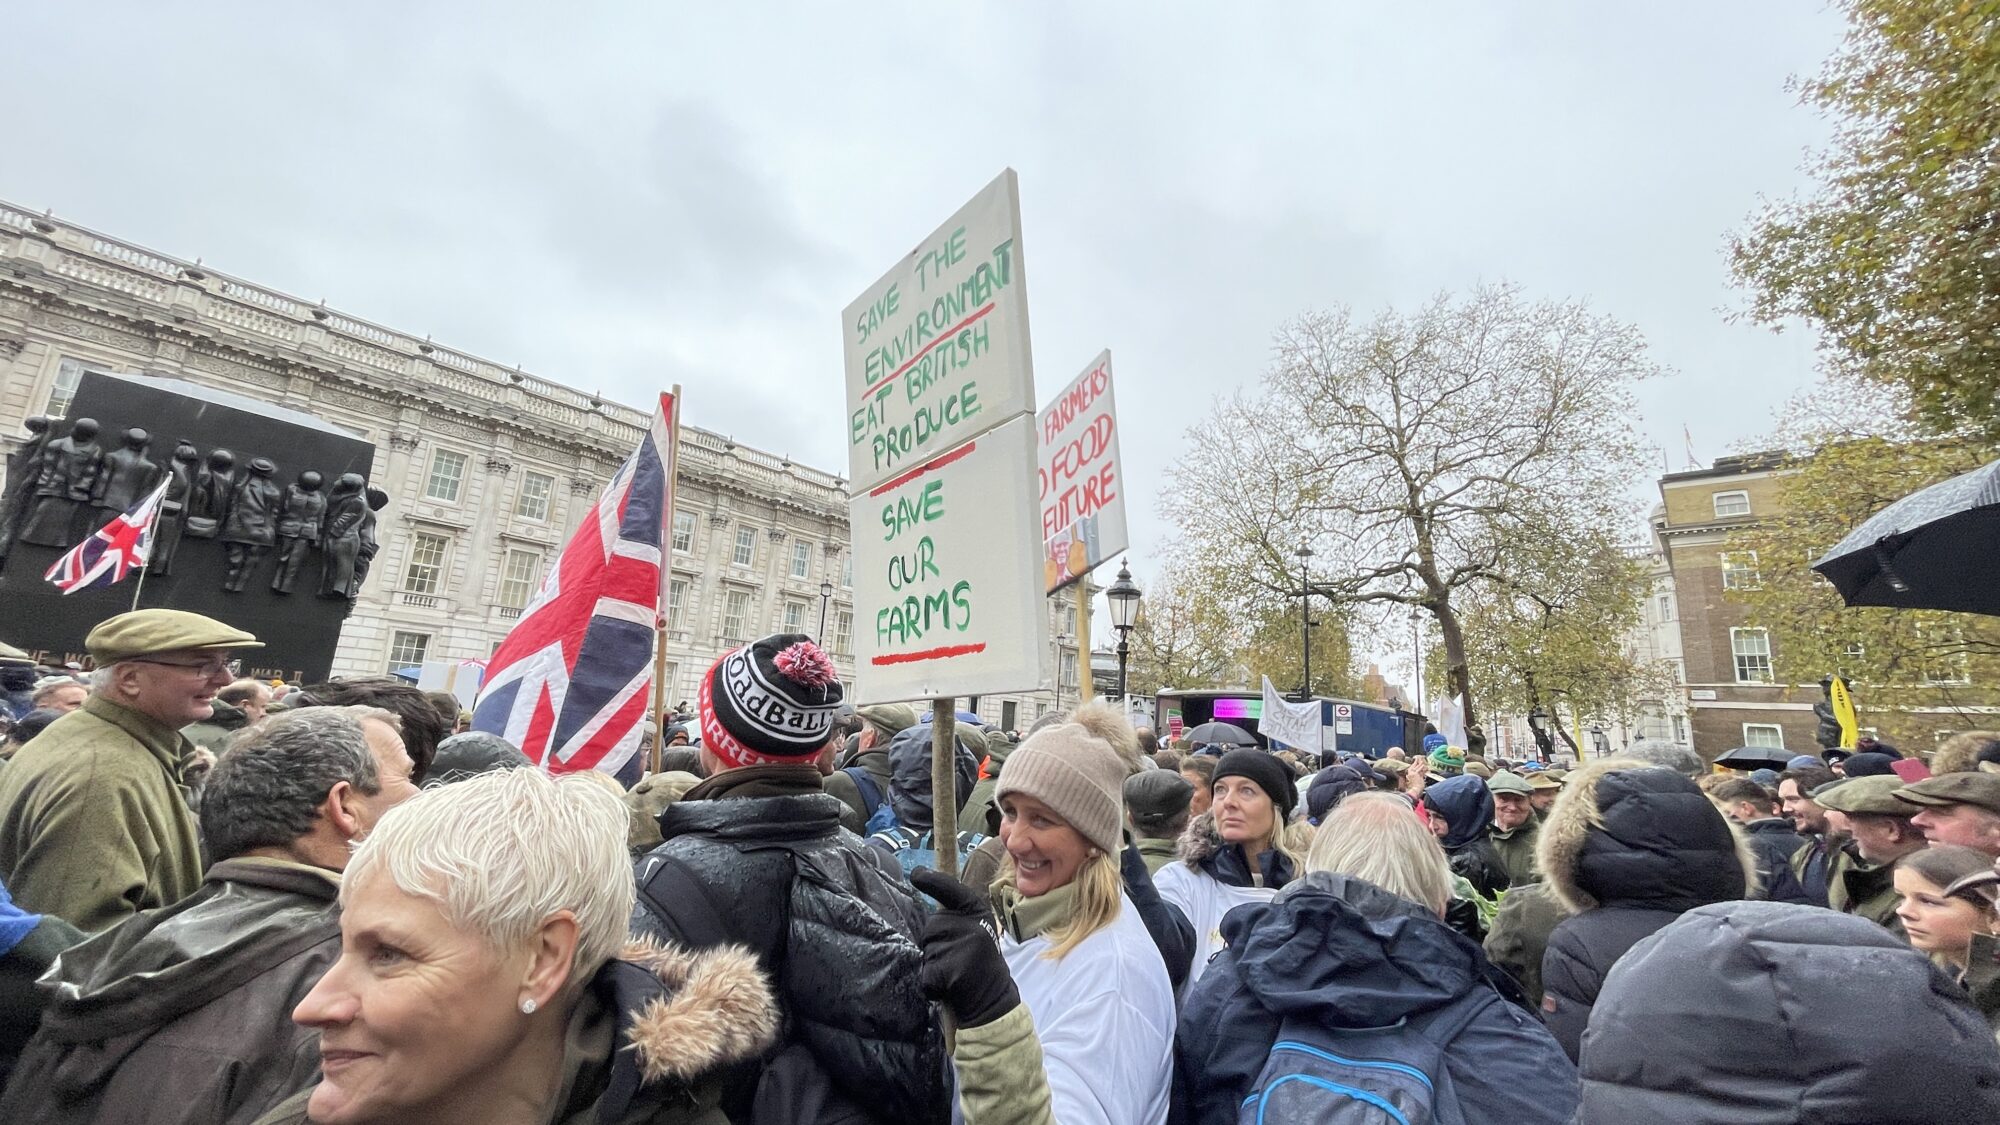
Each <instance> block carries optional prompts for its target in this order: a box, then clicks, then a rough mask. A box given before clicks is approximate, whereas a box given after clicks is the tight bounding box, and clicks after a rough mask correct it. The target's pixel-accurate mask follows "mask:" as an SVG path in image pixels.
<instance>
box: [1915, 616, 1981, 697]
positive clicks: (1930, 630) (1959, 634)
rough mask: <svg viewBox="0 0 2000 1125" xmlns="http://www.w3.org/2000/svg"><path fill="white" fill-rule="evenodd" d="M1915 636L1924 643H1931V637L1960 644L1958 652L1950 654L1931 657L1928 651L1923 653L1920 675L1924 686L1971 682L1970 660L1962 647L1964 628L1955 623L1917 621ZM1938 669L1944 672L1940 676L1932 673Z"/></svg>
mask: <svg viewBox="0 0 2000 1125" xmlns="http://www.w3.org/2000/svg"><path fill="white" fill-rule="evenodd" d="M1917 638H1918V639H1919V640H1921V641H1922V642H1924V643H1925V644H1926V645H1928V644H1930V643H1932V641H1933V638H1935V639H1936V641H1937V642H1938V643H1942V644H1955V645H1958V646H1960V648H1959V651H1958V652H1956V653H1952V654H1950V655H1943V656H1938V657H1935V658H1933V657H1932V656H1931V654H1930V653H1928V652H1926V653H1925V654H1924V663H1923V668H1922V670H1921V675H1922V676H1923V680H1924V686H1925V687H1963V686H1964V685H1966V684H1969V683H1971V682H1972V662H1971V660H1970V658H1969V657H1968V655H1967V654H1966V652H1965V650H1964V647H1963V646H1964V645H1965V630H1963V629H1961V628H1959V627H1958V626H1956V625H1934V624H1928V623H1925V622H1918V623H1917ZM1939 671H1943V672H1944V673H1945V674H1944V675H1942V676H1939V675H1934V674H1933V673H1936V672H1939Z"/></svg>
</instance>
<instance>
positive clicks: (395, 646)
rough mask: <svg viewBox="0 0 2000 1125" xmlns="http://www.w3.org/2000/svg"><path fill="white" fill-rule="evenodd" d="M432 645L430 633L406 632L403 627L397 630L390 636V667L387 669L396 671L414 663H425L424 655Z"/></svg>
mask: <svg viewBox="0 0 2000 1125" xmlns="http://www.w3.org/2000/svg"><path fill="white" fill-rule="evenodd" d="M430 647H431V635H430V634H429V633H405V632H403V631H402V630H401V629H398V630H396V632H395V633H394V634H392V635H391V636H390V638H389V667H388V668H387V669H385V670H386V671H389V672H394V671H396V670H397V669H399V668H408V667H410V666H411V665H413V664H415V665H421V664H423V662H424V656H425V654H426V653H428V652H429V651H430Z"/></svg>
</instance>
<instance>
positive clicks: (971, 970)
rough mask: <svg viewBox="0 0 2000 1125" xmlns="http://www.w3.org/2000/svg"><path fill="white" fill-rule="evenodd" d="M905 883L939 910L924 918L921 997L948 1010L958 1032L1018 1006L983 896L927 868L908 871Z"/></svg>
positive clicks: (985, 1022)
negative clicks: (922, 992)
mask: <svg viewBox="0 0 2000 1125" xmlns="http://www.w3.org/2000/svg"><path fill="white" fill-rule="evenodd" d="M910 882H911V883H913V884H915V885H916V888H917V889H918V890H920V891H922V892H924V893H925V894H927V895H929V896H931V897H932V898H934V899H936V900H937V901H938V906H939V908H940V909H938V910H937V911H936V912H935V913H932V914H929V915H926V916H925V918H924V938H923V949H924V967H923V985H924V995H925V996H928V997H930V998H931V999H932V1000H935V1001H937V1002H939V1003H941V1004H943V1005H944V1006H945V1007H947V1008H950V1009H951V1014H952V1015H953V1017H955V1018H956V1019H957V1020H958V1025H959V1026H960V1027H982V1026H984V1025H986V1024H989V1023H992V1022H993V1021H994V1020H997V1019H999V1018H1000V1017H1001V1016H1004V1015H1006V1014H1007V1013H1008V1012H1011V1011H1013V1010H1014V1009H1015V1008H1017V1007H1019V1006H1020V1004H1021V993H1020V992H1019V991H1018V990H1017V989H1015V987H1014V974H1013V973H1012V972H1010V971H1009V970H1008V968H1007V959H1006V958H1004V957H1002V956H1000V931H999V929H998V928H997V927H995V926H994V924H993V908H992V907H991V906H990V905H989V904H988V903H987V901H986V896H985V895H982V894H980V893H979V892H978V891H975V890H973V889H972V888H971V887H968V886H966V885H965V884H964V883H961V882H959V881H958V880H956V879H954V878H952V877H951V876H949V875H944V874H940V873H939V872H936V871H932V870H931V869H930V868H928V867H920V868H918V869H917V870H915V871H912V872H911V873H910Z"/></svg>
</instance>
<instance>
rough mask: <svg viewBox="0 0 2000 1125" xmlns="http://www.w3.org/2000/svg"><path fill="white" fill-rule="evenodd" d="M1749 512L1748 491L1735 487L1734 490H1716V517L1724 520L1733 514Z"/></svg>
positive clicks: (1744, 514)
mask: <svg viewBox="0 0 2000 1125" xmlns="http://www.w3.org/2000/svg"><path fill="white" fill-rule="evenodd" d="M1749 514H1750V494H1749V493H1748V492H1745V491H1743V490H1742V489H1737V490H1736V491H1734V492H1718V493H1716V494H1715V518H1716V519H1719V520H1726V519H1729V518H1731V517H1733V516H1747V515H1749Z"/></svg>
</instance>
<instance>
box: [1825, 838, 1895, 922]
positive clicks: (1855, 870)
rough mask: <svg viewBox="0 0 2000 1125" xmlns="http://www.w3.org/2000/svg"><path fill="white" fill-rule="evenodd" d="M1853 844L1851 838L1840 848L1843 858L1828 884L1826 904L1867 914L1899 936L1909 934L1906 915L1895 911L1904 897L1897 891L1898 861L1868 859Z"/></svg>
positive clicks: (1866, 915) (1869, 918)
mask: <svg viewBox="0 0 2000 1125" xmlns="http://www.w3.org/2000/svg"><path fill="white" fill-rule="evenodd" d="M1853 848H1854V845H1853V843H1852V842H1850V843H1848V844H1847V845H1846V846H1844V847H1843V848H1842V849H1841V862H1839V863H1836V864H1835V865H1834V867H1833V877H1832V881H1831V882H1830V883H1828V885H1827V900H1828V901H1827V905H1828V906H1831V907H1832V908H1833V909H1835V910H1838V911H1840V912H1841V913H1842V914H1852V915H1854V916H1855V917H1857V918H1866V919H1868V920H1869V921H1870V922H1873V923H1875V924H1876V925H1878V926H1880V927H1882V928H1883V929H1885V930H1888V931H1889V932H1890V933H1892V934H1895V935H1896V936H1897V937H1899V938H1900V937H1907V936H1908V935H1906V934H1905V933H1904V932H1903V919H1902V918H1901V917H1900V916H1899V915H1898V914H1897V913H1896V907H1897V906H1899V905H1901V904H1902V901H1903V897H1902V896H1901V895H1899V894H1897V893H1896V865H1895V864H1894V863H1869V862H1868V861H1866V860H1864V859H1862V858H1861V856H1860V855H1859V854H1857V853H1856V852H1855V851H1854V850H1853Z"/></svg>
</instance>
